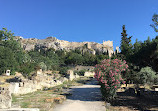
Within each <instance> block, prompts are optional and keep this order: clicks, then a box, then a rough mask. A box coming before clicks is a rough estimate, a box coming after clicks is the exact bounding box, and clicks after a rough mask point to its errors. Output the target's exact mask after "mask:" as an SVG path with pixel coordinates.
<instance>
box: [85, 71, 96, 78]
mask: <svg viewBox="0 0 158 111" xmlns="http://www.w3.org/2000/svg"><path fill="white" fill-rule="evenodd" d="M94 75H95V72H90V71H86V72H85V73H84V76H85V77H90V76H93V77H94Z"/></svg>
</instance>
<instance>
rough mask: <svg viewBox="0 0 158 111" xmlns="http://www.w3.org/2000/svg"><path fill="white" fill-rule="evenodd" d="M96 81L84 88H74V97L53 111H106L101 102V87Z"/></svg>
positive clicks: (69, 97) (68, 98)
mask: <svg viewBox="0 0 158 111" xmlns="http://www.w3.org/2000/svg"><path fill="white" fill-rule="evenodd" d="M96 83H97V82H96V81H95V80H92V81H91V82H90V83H88V84H85V85H83V86H73V87H71V88H72V90H71V91H72V95H71V96H68V97H67V100H66V101H65V102H64V103H63V104H59V105H57V106H56V107H55V109H54V110H53V111H106V108H105V105H104V102H103V101H102V100H101V93H100V89H99V88H100V86H99V85H96Z"/></svg>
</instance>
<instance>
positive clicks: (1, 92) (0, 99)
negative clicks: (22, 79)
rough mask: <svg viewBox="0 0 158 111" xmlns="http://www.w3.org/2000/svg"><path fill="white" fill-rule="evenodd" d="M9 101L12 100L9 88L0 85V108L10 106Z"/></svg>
mask: <svg viewBox="0 0 158 111" xmlns="http://www.w3.org/2000/svg"><path fill="white" fill-rule="evenodd" d="M11 102H12V97H11V93H10V91H9V88H6V87H0V109H2V108H10V107H11Z"/></svg>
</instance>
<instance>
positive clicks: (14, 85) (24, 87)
mask: <svg viewBox="0 0 158 111" xmlns="http://www.w3.org/2000/svg"><path fill="white" fill-rule="evenodd" d="M67 80H68V79H67V78H64V77H61V78H60V79H59V80H55V79H53V77H51V76H50V77H47V76H38V77H36V78H35V79H34V80H22V82H11V83H10V86H9V90H10V92H11V94H15V95H19V94H27V93H32V92H35V91H37V90H42V89H43V88H44V87H48V88H49V87H54V86H57V85H60V84H62V83H63V82H64V81H67Z"/></svg>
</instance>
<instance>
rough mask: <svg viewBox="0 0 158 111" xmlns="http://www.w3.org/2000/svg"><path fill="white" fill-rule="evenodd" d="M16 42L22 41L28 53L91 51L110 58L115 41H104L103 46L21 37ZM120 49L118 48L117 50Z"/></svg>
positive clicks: (93, 43) (92, 43) (52, 38)
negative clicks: (35, 51)
mask: <svg viewBox="0 0 158 111" xmlns="http://www.w3.org/2000/svg"><path fill="white" fill-rule="evenodd" d="M15 38H16V40H18V41H20V42H21V44H22V47H23V49H24V50H26V51H30V50H34V49H35V48H36V49H38V50H40V49H41V48H42V49H50V48H54V49H55V50H66V51H69V50H74V49H79V50H82V51H85V50H86V51H89V52H90V53H92V54H94V55H95V54H96V53H108V54H109V56H111V54H113V53H114V50H113V41H103V43H102V44H100V43H96V42H69V41H65V40H59V39H57V38H55V37H47V38H46V39H36V38H29V39H23V37H21V36H16V37H15ZM116 49H118V48H116Z"/></svg>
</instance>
